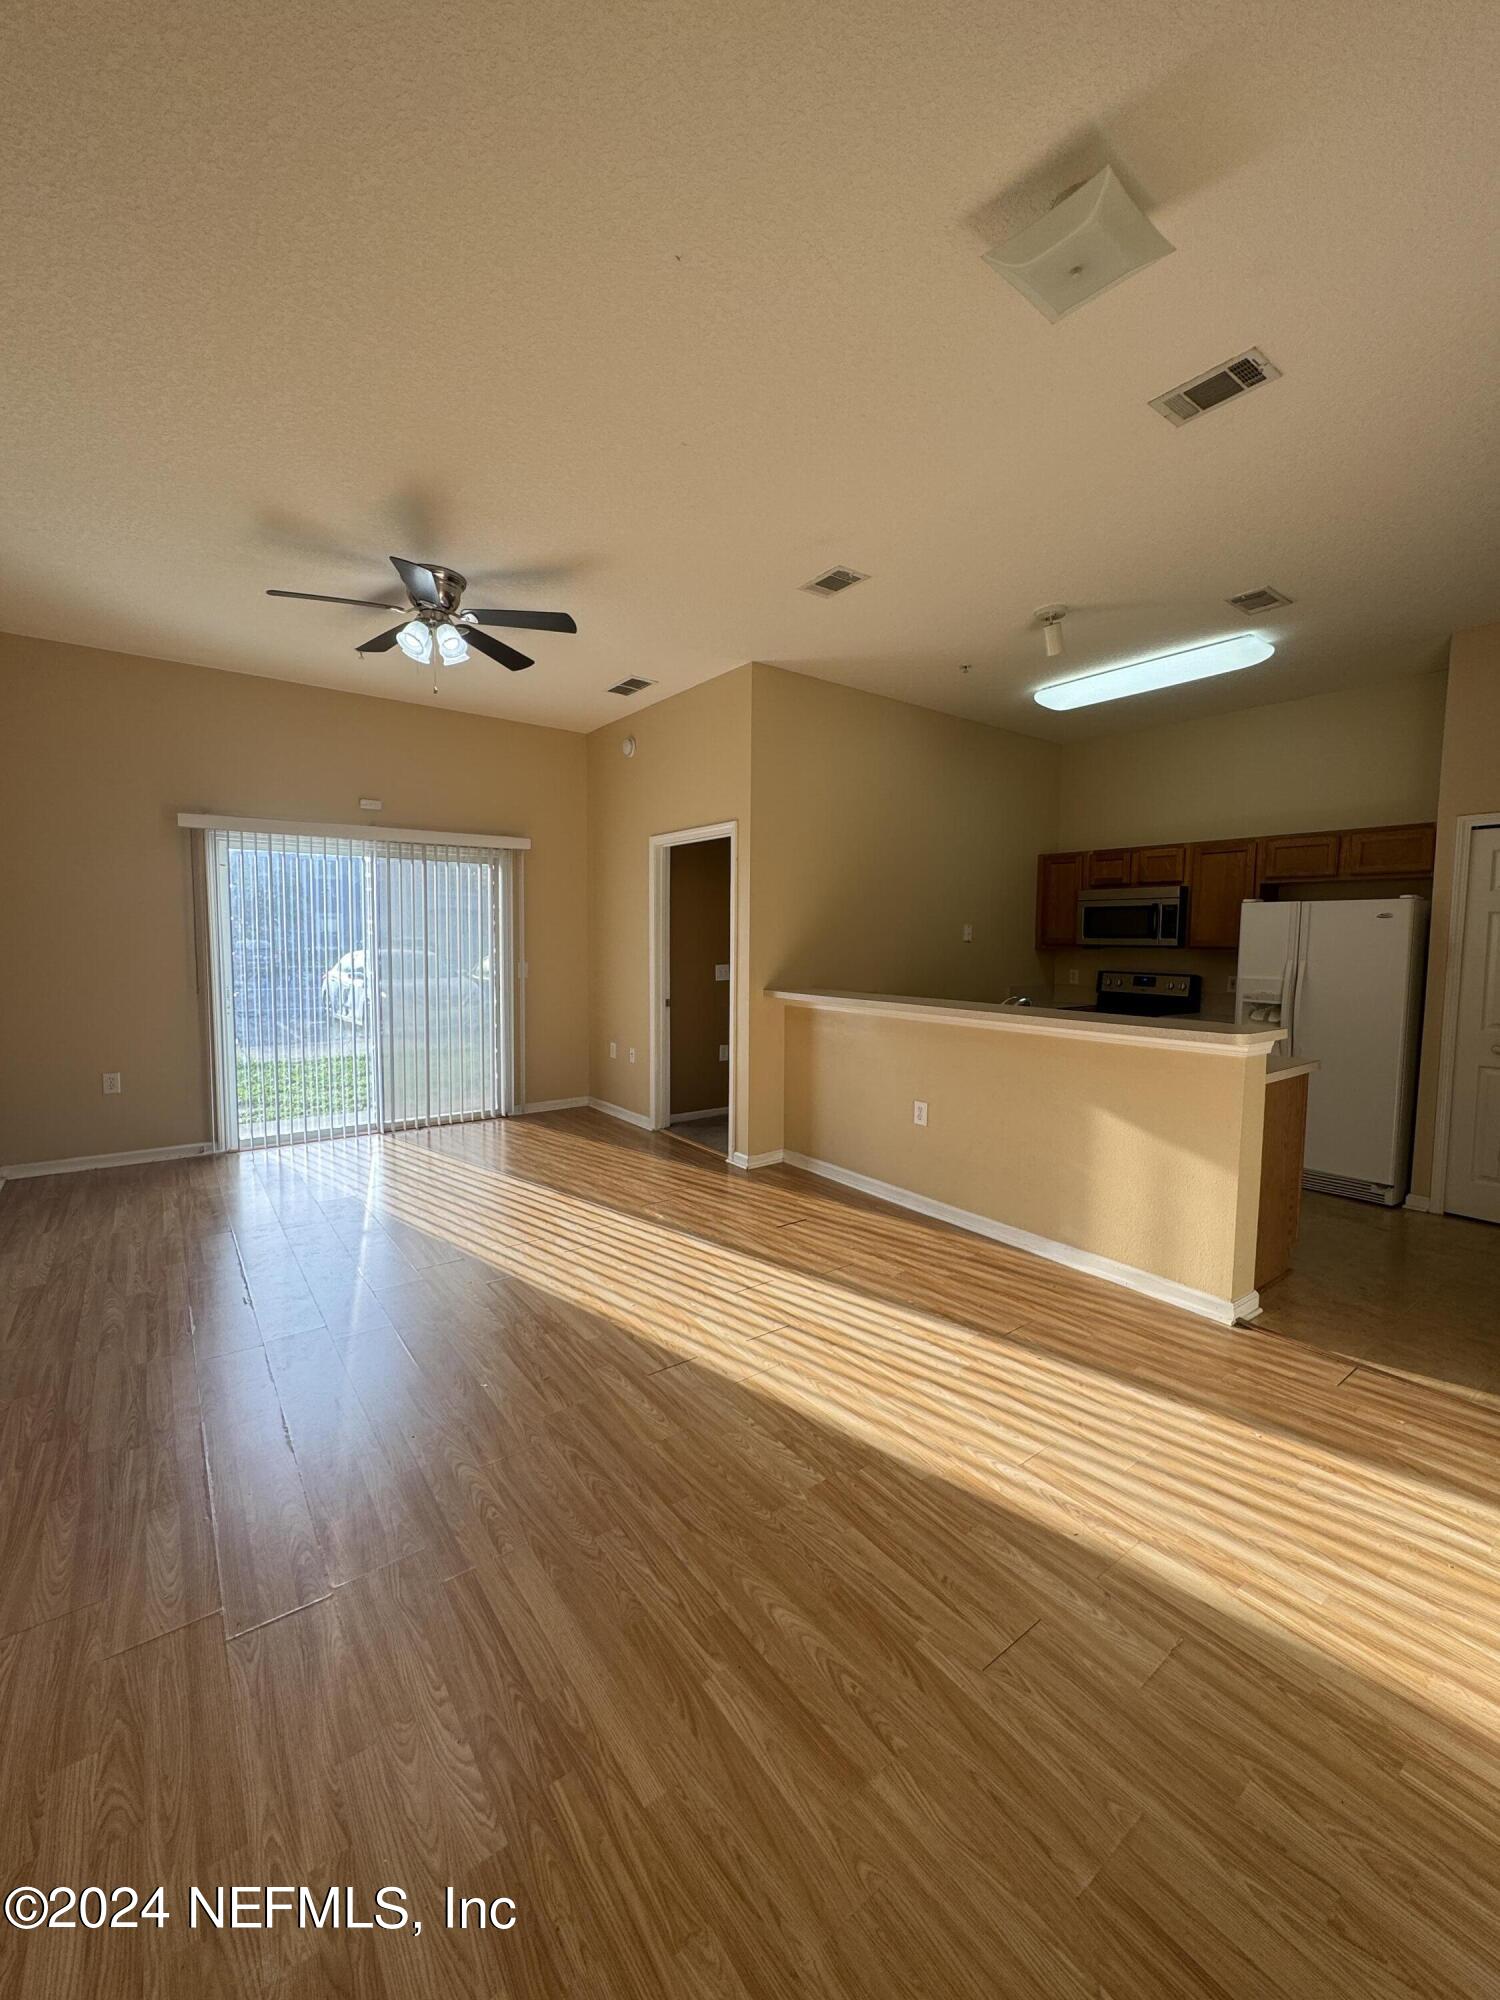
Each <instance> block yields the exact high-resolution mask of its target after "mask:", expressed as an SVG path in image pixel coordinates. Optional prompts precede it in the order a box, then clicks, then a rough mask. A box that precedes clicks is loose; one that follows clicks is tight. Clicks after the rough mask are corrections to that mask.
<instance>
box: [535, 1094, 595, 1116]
mask: <svg viewBox="0 0 1500 2000" xmlns="http://www.w3.org/2000/svg"><path fill="white" fill-rule="evenodd" d="M589 1101H590V1100H589V1099H588V1098H586V1097H544V1098H543V1099H542V1101H541V1103H540V1104H523V1105H522V1106H521V1116H522V1117H523V1118H532V1117H534V1116H535V1115H536V1113H537V1112H539V1111H581V1110H582V1109H583V1107H584V1105H586V1104H587V1103H588V1102H589Z"/></svg>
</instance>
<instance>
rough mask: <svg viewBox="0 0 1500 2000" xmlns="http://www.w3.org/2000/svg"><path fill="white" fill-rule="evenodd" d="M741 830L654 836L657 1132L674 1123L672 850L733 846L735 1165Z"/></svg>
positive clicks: (728, 822)
mask: <svg viewBox="0 0 1500 2000" xmlns="http://www.w3.org/2000/svg"><path fill="white" fill-rule="evenodd" d="M739 830H740V823H739V821H738V820H737V819H723V820H718V821H716V822H715V823H714V824H713V825H712V826H687V827H679V828H678V829H677V830H676V831H675V832H673V833H653V834H652V835H651V837H650V844H649V850H648V851H649V866H650V890H649V895H648V907H647V923H648V926H649V937H650V949H649V957H650V979H651V1049H650V1058H651V1079H650V1082H651V1098H650V1105H651V1111H650V1121H651V1129H652V1131H653V1132H664V1131H665V1130H666V1129H667V1127H668V1126H669V1125H670V1124H671V1122H672V1025H671V1010H670V1009H669V1007H668V1006H667V997H668V986H669V972H670V966H671V939H672V859H671V857H672V849H673V848H674V847H693V846H696V845H697V844H698V843H699V842H700V841H704V840H727V841H728V842H729V1147H728V1153H729V1159H730V1162H731V1164H733V1162H734V1156H735V1152H736V1150H737V1141H738V1137H739V1129H738V1117H737V1110H738V1107H737V1104H736V1099H737V1098H738V1095H739V1090H738V1084H739V1073H740V1034H739V1015H740V1008H739V992H740V954H739V928H740V925H739Z"/></svg>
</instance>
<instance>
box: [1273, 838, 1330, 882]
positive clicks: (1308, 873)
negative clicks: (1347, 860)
mask: <svg viewBox="0 0 1500 2000" xmlns="http://www.w3.org/2000/svg"><path fill="white" fill-rule="evenodd" d="M1339 839H1340V836H1339V835H1338V834H1337V833H1274V834H1271V835H1270V836H1269V837H1268V838H1267V839H1264V840H1262V841H1261V843H1260V879H1261V881H1262V882H1331V881H1333V880H1334V879H1335V877H1336V876H1337V874H1338V872H1339Z"/></svg>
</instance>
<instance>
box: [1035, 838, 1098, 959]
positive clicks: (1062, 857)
mask: <svg viewBox="0 0 1500 2000" xmlns="http://www.w3.org/2000/svg"><path fill="white" fill-rule="evenodd" d="M1087 859H1088V856H1087V855H1085V854H1042V855H1039V856H1038V857H1037V864H1036V941H1037V948H1038V949H1039V950H1041V951H1060V950H1064V949H1066V947H1067V946H1068V945H1070V944H1077V942H1078V897H1079V892H1080V891H1081V890H1082V888H1083V864H1084V862H1085V861H1086V860H1087Z"/></svg>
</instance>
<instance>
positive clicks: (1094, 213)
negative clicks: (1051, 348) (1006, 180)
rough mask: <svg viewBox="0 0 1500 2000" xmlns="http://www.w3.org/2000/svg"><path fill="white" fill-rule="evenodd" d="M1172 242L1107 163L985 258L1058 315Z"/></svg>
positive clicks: (1050, 314) (1166, 250)
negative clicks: (1037, 220)
mask: <svg viewBox="0 0 1500 2000" xmlns="http://www.w3.org/2000/svg"><path fill="white" fill-rule="evenodd" d="M1172 249H1173V245H1172V244H1170V243H1169V242H1168V241H1167V239H1166V237H1165V236H1163V235H1162V233H1161V231H1160V230H1159V229H1157V228H1156V227H1155V225H1154V224H1153V223H1151V222H1149V221H1148V220H1147V219H1146V217H1145V216H1144V215H1143V214H1142V213H1141V211H1140V209H1138V208H1137V207H1136V205H1135V203H1134V202H1133V201H1132V200H1131V199H1130V196H1129V195H1128V194H1127V193H1126V192H1125V190H1124V188H1123V187H1121V185H1120V183H1119V181H1118V180H1117V179H1116V178H1115V173H1114V169H1113V168H1112V167H1105V168H1103V169H1102V170H1101V171H1100V172H1099V173H1097V174H1095V175H1094V178H1093V179H1092V180H1091V181H1085V182H1084V183H1083V185H1082V186H1081V187H1076V188H1071V189H1070V190H1069V191H1068V193H1066V194H1065V195H1063V196H1062V197H1061V199H1060V200H1059V201H1057V202H1056V203H1055V204H1054V206H1053V207H1052V208H1051V210H1050V211H1049V212H1048V213H1047V214H1046V215H1044V216H1043V217H1042V219H1041V221H1040V222H1033V223H1032V225H1031V227H1030V228H1029V229H1023V230H1021V231H1020V233H1019V234H1018V235H1016V236H1012V237H1010V238H1008V239H1007V240H1006V241H1005V242H1004V243H1000V244H997V245H996V247H995V248H994V249H993V250H990V251H987V252H986V253H985V259H984V261H985V263H986V264H990V265H993V266H994V268H995V269H996V270H997V271H998V272H999V273H1000V275H1001V277H1002V278H1004V279H1005V280H1006V282H1007V283H1008V284H1012V285H1014V286H1015V288H1016V290H1017V291H1018V292H1019V293H1020V294H1021V296H1022V298H1024V299H1029V300H1030V301H1031V303H1032V304H1033V305H1034V306H1035V307H1036V309H1037V311H1038V312H1039V313H1043V314H1045V315H1046V317H1047V318H1048V319H1052V320H1058V319H1062V318H1063V317H1064V315H1065V314H1067V313H1070V312H1073V311H1074V310H1075V309H1076V308H1077V307H1079V306H1081V305H1086V304H1087V303H1088V301H1089V300H1090V299H1095V298H1097V297H1098V296H1099V294H1100V293H1101V292H1107V291H1108V290H1109V288H1110V286H1111V285H1117V284H1119V282H1120V280H1121V279H1122V278H1129V277H1131V276H1133V275H1134V273H1135V272H1137V271H1144V270H1145V268H1146V266H1147V265H1148V264H1154V263H1155V262H1156V261H1157V259H1158V258H1159V257H1166V256H1168V255H1170V253H1171V251H1172Z"/></svg>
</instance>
